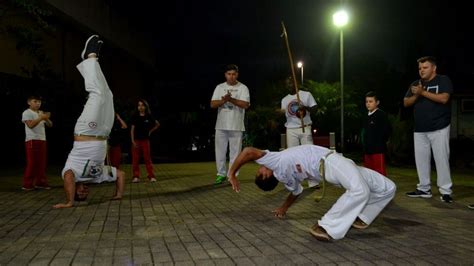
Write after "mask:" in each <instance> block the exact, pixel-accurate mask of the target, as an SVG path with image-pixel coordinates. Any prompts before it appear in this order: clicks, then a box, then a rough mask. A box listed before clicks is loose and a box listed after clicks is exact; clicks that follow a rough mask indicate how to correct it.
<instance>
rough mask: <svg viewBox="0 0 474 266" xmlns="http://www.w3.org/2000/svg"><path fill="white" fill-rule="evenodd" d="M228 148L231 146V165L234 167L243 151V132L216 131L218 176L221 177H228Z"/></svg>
mask: <svg viewBox="0 0 474 266" xmlns="http://www.w3.org/2000/svg"><path fill="white" fill-rule="evenodd" d="M227 146H229V165H230V166H232V164H233V163H234V160H235V158H237V155H239V153H240V151H241V150H242V131H237V130H220V129H216V137H215V150H216V167H217V174H218V175H221V176H227V171H228V170H227V168H226V162H227V156H226V155H227ZM229 168H230V167H229Z"/></svg>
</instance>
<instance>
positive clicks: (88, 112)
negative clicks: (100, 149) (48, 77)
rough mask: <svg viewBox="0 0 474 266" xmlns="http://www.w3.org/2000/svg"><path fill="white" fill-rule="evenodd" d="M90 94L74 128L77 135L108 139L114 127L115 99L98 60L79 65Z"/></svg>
mask: <svg viewBox="0 0 474 266" xmlns="http://www.w3.org/2000/svg"><path fill="white" fill-rule="evenodd" d="M77 69H78V70H79V72H81V75H82V77H84V83H85V89H86V91H87V92H89V96H88V99H87V102H86V104H85V106H84V110H83V111H82V114H81V116H79V118H78V119H77V122H76V126H75V128H74V134H75V135H89V136H102V137H107V136H108V135H109V134H110V130H111V129H112V126H113V125H114V117H115V111H114V99H113V94H112V92H111V91H110V88H109V85H107V81H106V80H105V77H104V74H103V73H102V70H101V69H100V65H99V62H98V61H97V59H96V58H89V59H86V60H84V61H82V62H81V63H80V64H79V65H77Z"/></svg>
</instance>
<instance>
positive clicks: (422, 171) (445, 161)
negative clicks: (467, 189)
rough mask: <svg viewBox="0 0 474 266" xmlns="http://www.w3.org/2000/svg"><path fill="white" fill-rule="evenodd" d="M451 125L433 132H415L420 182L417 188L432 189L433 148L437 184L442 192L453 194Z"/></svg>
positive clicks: (422, 189) (417, 169)
mask: <svg viewBox="0 0 474 266" xmlns="http://www.w3.org/2000/svg"><path fill="white" fill-rule="evenodd" d="M450 128H451V126H447V127H445V128H443V129H440V130H436V131H431V132H415V133H414V134H413V139H414V142H415V161H416V171H417V172H418V179H419V181H420V183H419V184H418V185H417V188H418V189H419V190H421V191H425V192H426V191H428V190H430V189H431V178H430V177H431V150H433V157H434V161H435V164H436V173H437V175H438V178H437V184H438V187H439V192H440V193H441V194H449V195H450V194H451V193H452V190H451V186H452V185H453V183H452V181H451V170H450V168H449V131H450Z"/></svg>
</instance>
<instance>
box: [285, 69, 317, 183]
mask: <svg viewBox="0 0 474 266" xmlns="http://www.w3.org/2000/svg"><path fill="white" fill-rule="evenodd" d="M285 86H286V87H287V88H288V89H289V91H290V93H289V94H288V95H286V96H285V97H284V98H283V99H282V100H281V109H280V111H281V112H282V113H285V116H286V123H285V127H286V146H287V148H291V147H295V146H299V145H305V144H313V135H312V129H311V125H312V123H313V122H312V121H311V114H310V113H311V112H313V111H314V110H315V109H316V105H317V104H316V100H314V97H313V95H312V94H311V92H309V91H303V90H298V96H297V95H296V90H295V87H294V85H293V79H292V77H288V78H287V79H286V80H285ZM298 98H299V101H298ZM301 117H303V125H302V123H301ZM303 128H304V132H303ZM308 186H309V187H312V188H319V183H318V182H316V181H314V180H308Z"/></svg>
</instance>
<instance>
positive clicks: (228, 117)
mask: <svg viewBox="0 0 474 266" xmlns="http://www.w3.org/2000/svg"><path fill="white" fill-rule="evenodd" d="M227 92H230V94H231V95H232V98H234V99H237V100H242V101H245V102H248V103H250V94H249V89H248V88H247V86H245V85H244V84H242V83H240V82H237V84H235V85H234V86H231V85H228V84H227V83H226V82H224V83H221V84H219V85H217V87H216V89H215V90H214V93H213V94H212V99H211V100H212V101H215V100H221V99H222V97H223V96H224V95H226V94H227ZM244 117H245V109H243V108H240V107H238V106H236V105H234V104H233V103H231V102H226V103H225V104H223V105H222V106H220V107H219V108H218V110H217V120H216V129H221V130H237V131H245V126H244Z"/></svg>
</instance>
